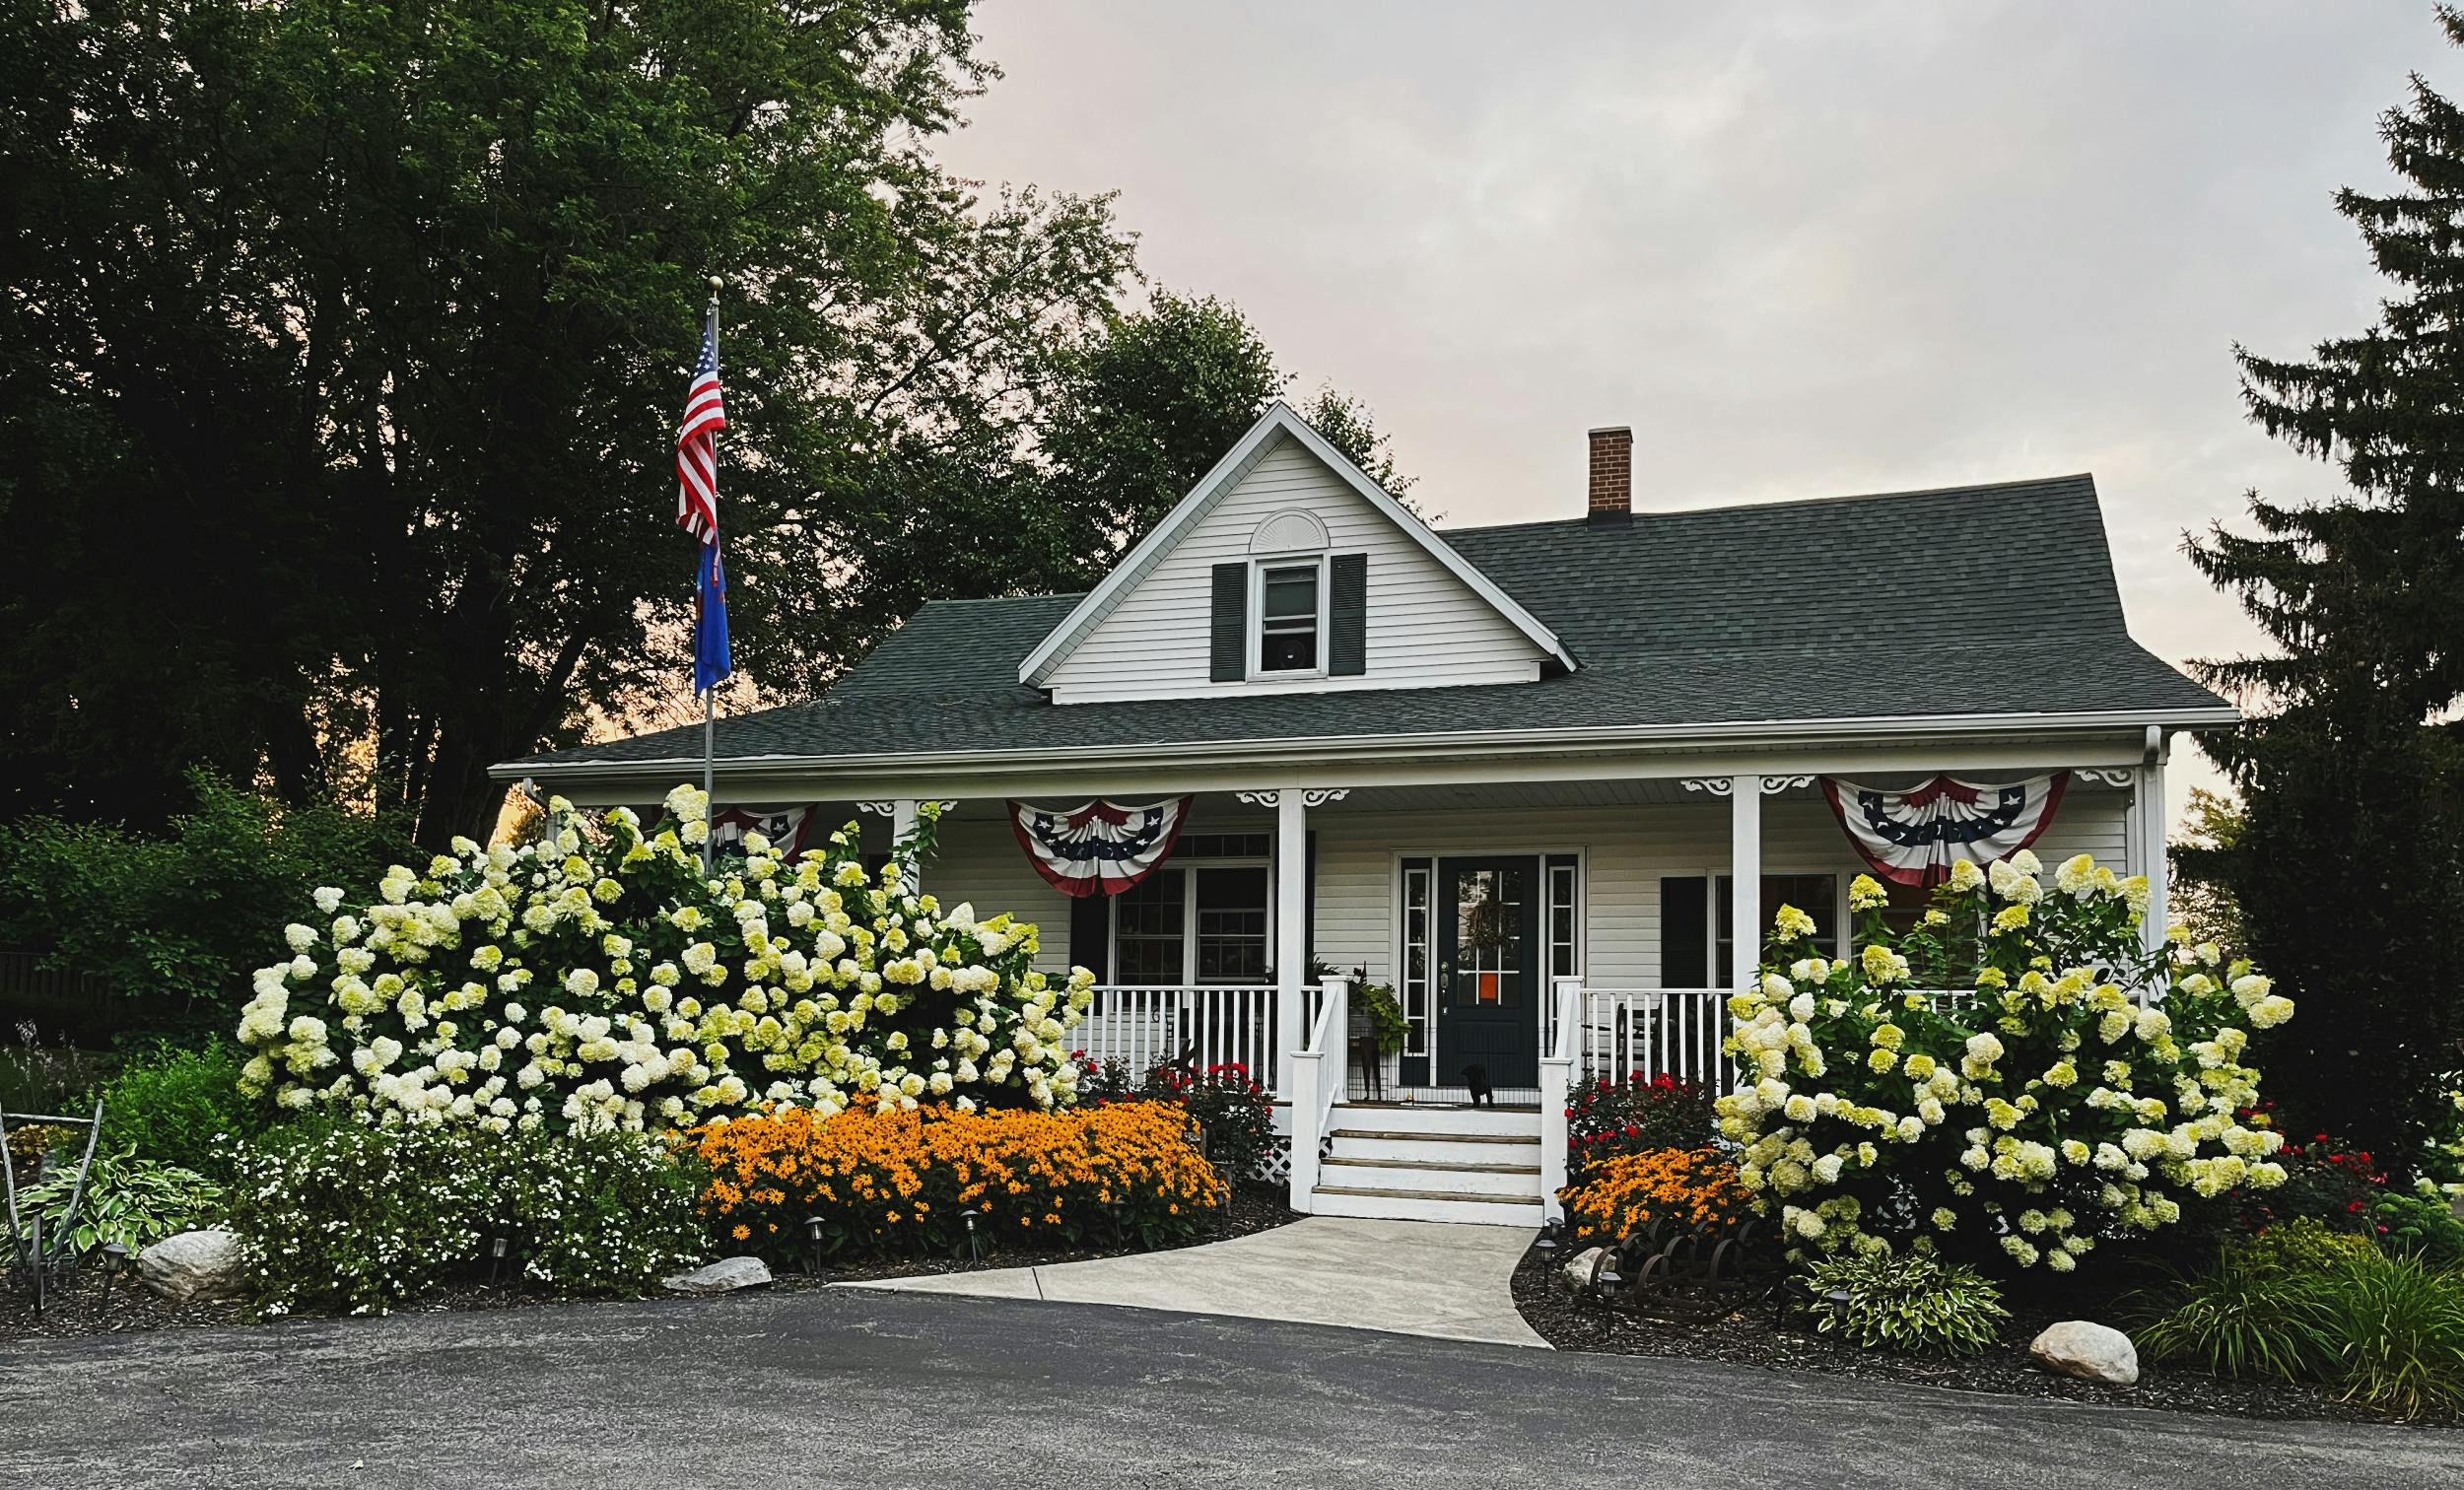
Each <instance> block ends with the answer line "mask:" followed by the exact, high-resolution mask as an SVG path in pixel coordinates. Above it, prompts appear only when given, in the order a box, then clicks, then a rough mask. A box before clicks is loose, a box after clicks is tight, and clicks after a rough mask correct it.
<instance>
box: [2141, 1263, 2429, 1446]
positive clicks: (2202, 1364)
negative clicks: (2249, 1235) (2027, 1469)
mask: <svg viewBox="0 0 2464 1490" xmlns="http://www.w3.org/2000/svg"><path fill="white" fill-rule="evenodd" d="M2279 1232H2281V1233H2284V1234H2287V1235H2279ZM2135 1303H2136V1305H2137V1307H2136V1309H2135V1310H2134V1311H2133V1312H2134V1313H2135V1314H2136V1315H2137V1317H2138V1318H2139V1320H2140V1321H2142V1322H2141V1323H2140V1326H2139V1328H2137V1329H2136V1330H2135V1331H2134V1334H2133V1338H2134V1339H2135V1340H2136V1341H2137V1343H2138V1345H2139V1349H2140V1352H2141V1353H2142V1354H2143V1355H2145V1356H2147V1357H2148V1358H2149V1359H2150V1360H2152V1361H2182V1362H2187V1363H2189V1364H2192V1365H2195V1366H2197V1367H2199V1368H2200V1369H2202V1370H2205V1371H2207V1372H2209V1373H2211V1374H2213V1375H2217V1376H2230V1377H2239V1376H2272V1377H2282V1378H2285V1379H2287V1380H2298V1381H2316V1382H2324V1383H2326V1384H2328V1385H2330V1386H2333V1387H2336V1388H2340V1389H2342V1390H2343V1392H2344V1394H2345V1397H2346V1399H2347V1400H2349V1401H2355V1402H2361V1403H2365V1404H2367V1405H2369V1406H2372V1407H2376V1408H2378V1409H2380V1410H2381V1411H2385V1412H2390V1413H2394V1414H2396V1415H2397V1416H2400V1417H2408V1418H2412V1417H2443V1418H2454V1417H2457V1416H2459V1415H2464V1272H2457V1271H2455V1270H2453V1269H2442V1268H2438V1267H2434V1266H2431V1265H2430V1264H2428V1263H2426V1262H2425V1261H2424V1260H2423V1259H2422V1258H2420V1257H2415V1256H2397V1257H2390V1256H2388V1255H2386V1254H2385V1253H2381V1252H2380V1251H2379V1250H2378V1249H2377V1248H2375V1247H2373V1246H2371V1245H2369V1243H2368V1242H2366V1241H2365V1240H2363V1239H2361V1238H2359V1237H2347V1236H2343V1235H2341V1234H2338V1233H2335V1232H2332V1231H2329V1230H2327V1229H2325V1228H2323V1227H2317V1226H2315V1225H2313V1226H2312V1227H2311V1228H2309V1229H2307V1230H2306V1231H2305V1230H2304V1229H2302V1228H2299V1227H2284V1228H2280V1229H2279V1231H2278V1232H2270V1233H2268V1234H2267V1235H2266V1236H2262V1237H2259V1238H2255V1239H2253V1240H2251V1241H2249V1242H2245V1243H2242V1244H2240V1245H2238V1246H2235V1247H2230V1248H2227V1249H2225V1250H2224V1253H2221V1254H2220V1255H2219V1256H2218V1258H2217V1261H2216V1264H2215V1266H2214V1267H2212V1268H2210V1269H2209V1270H2208V1271H2206V1272H2204V1273H2200V1274H2196V1275H2186V1276H2176V1277H2175V1279H2174V1280H2173V1281H2172V1283H2170V1284H2169V1285H2168V1286H2166V1287H2164V1288H2162V1289H2160V1290H2157V1291H2156V1292H2155V1293H2153V1294H2149V1295H2143V1296H2141V1298H2140V1299H2139V1300H2138V1301H2135Z"/></svg>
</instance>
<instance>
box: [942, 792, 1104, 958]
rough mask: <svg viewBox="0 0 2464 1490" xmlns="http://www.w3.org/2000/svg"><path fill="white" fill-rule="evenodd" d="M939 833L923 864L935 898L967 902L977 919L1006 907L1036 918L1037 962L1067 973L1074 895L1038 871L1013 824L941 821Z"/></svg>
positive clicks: (946, 902) (949, 902) (1028, 918)
mask: <svg viewBox="0 0 2464 1490" xmlns="http://www.w3.org/2000/svg"><path fill="white" fill-rule="evenodd" d="M940 835H941V836H940V846H939V851H938V852H936V853H935V854H934V855H933V856H932V858H931V859H929V860H927V861H926V862H925V864H924V888H925V889H926V890H928V891H930V892H931V893H932V897H933V899H935V900H937V901H939V902H940V903H941V904H942V905H944V906H955V905H957V904H958V903H959V902H961V901H966V902H968V903H970V904H972V905H973V906H974V907H975V911H976V918H977V919H978V920H984V919H988V918H990V917H992V916H994V915H997V914H1000V913H1002V912H1004V911H1006V912H1008V913H1010V914H1012V915H1015V916H1017V917H1018V918H1019V919H1020V920H1026V921H1033V922H1034V923H1035V927H1036V931H1037V947H1036V954H1035V965H1036V966H1037V967H1038V968H1040V969H1042V970H1043V971H1044V972H1046V973H1066V972H1068V971H1069V897H1067V896H1065V895H1063V894H1061V892H1060V891H1058V890H1056V889H1054V888H1053V887H1052V886H1051V885H1050V884H1048V883H1047V882H1046V881H1045V879H1044V876H1042V875H1040V874H1038V873H1036V872H1035V866H1034V865H1033V864H1030V863H1028V862H1027V854H1026V850H1025V849H1023V848H1021V847H1018V839H1017V836H1016V835H1015V834H1013V833H1011V832H1010V828H1009V825H1008V824H1007V823H1005V822H1000V821H997V820H987V819H972V820H965V821H955V820H954V821H950V822H944V823H943V824H941V829H940Z"/></svg>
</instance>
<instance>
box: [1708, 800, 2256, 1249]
mask: <svg viewBox="0 0 2464 1490" xmlns="http://www.w3.org/2000/svg"><path fill="white" fill-rule="evenodd" d="M2043 867H2044V866H2043V865H2042V864H2040V863H2039V862H2038V861H2037V859H2036V857H2035V855H2034V854H2032V853H2029V852H2027V851H2026V850H2025V849H2021V850H2020V851H2019V852H2018V853H2015V854H2013V855H2012V856H2011V857H2010V858H2009V859H2007V860H2002V861H1998V862H1996V863H1995V864H1994V865H1993V867H1992V868H1991V869H1990V870H1987V871H1981V872H1980V871H1979V870H1977V869H1976V868H1975V866H1973V865H1970V864H1965V863H1962V864H1958V865H1954V866H1953V868H1952V870H1951V877H1950V879H1949V880H1948V881H1947V882H1946V883H1945V884H1944V885H1943V886H1942V887H1941V888H1940V889H1939V890H1937V891H1936V892H1935V897H1934V900H1935V904H1934V905H1933V906H1932V908H1931V909H1929V910H1928V911H1927V912H1926V914H1925V918H1924V919H1923V920H1922V921H1920V922H1919V923H1918V924H1917V925H1915V926H1913V927H1911V928H1909V929H1907V930H1906V931H1904V932H1896V931H1893V930H1892V929H1891V928H1890V927H1889V926H1888V925H1887V924H1885V923H1884V921H1883V920H1882V913H1883V910H1884V908H1885V906H1886V905H1887V903H1888V897H1887V896H1886V895H1885V894H1884V893H1883V891H1882V886H1881V885H1880V884H1878V883H1877V882H1875V881H1874V880H1872V879H1870V878H1868V877H1866V876H1864V875H1859V876H1858V877H1857V878H1856V879H1855V880H1853V881H1852V882H1850V884H1849V887H1848V903H1849V906H1850V908H1851V909H1852V910H1853V911H1854V912H1855V913H1856V914H1857V917H1858V924H1857V941H1858V942H1859V943H1860V944H1862V950H1861V951H1860V952H1859V953H1858V955H1857V956H1856V957H1854V958H1851V959H1845V960H1839V961H1834V960H1833V959H1832V958H1831V957H1830V956H1828V955H1826V954H1825V953H1824V950H1823V948H1822V947H1821V946H1820V945H1819V944H1817V943H1816V941H1815V939H1814V929H1815V923H1814V918H1813V917H1812V916H1810V915H1808V914H1805V913H1804V912H1802V911H1799V910H1798V909H1796V908H1795V907H1792V906H1782V907H1781V908H1780V910H1779V913H1778V914H1777V916H1776V917H1775V918H1774V920H1773V935H1772V938H1771V942H1770V949H1771V952H1770V955H1771V959H1772V960H1771V961H1770V962H1769V963H1767V964H1765V965H1764V967H1763V968H1762V971H1761V974H1760V976H1759V978H1758V979H1757V980H1756V981H1755V982H1754V983H1753V985H1752V986H1750V987H1749V988H1746V989H1745V990H1743V991H1741V992H1739V993H1738V994H1737V995H1736V996H1734V997H1732V998H1731V999H1730V1000H1729V1004H1728V1006H1729V1011H1730V1014H1731V1015H1732V1017H1733V1020H1734V1030H1733V1032H1732V1034H1731V1035H1730V1037H1729V1040H1728V1042H1727V1045H1726V1047H1725V1049H1727V1050H1729V1051H1731V1052H1732V1053H1733V1054H1734V1056H1735V1057H1736V1059H1737V1062H1738V1067H1739V1077H1740V1080H1739V1082H1738V1084H1737V1086H1736V1088H1735V1089H1734V1090H1733V1091H1731V1092H1730V1093H1729V1094H1728V1095H1726V1096H1723V1097H1721V1098H1720V1099H1719V1101H1718V1103H1717V1108H1718V1112H1719V1115H1720V1131H1721V1133H1722V1134H1723V1135H1724V1136H1726V1137H1727V1138H1729V1139H1730V1140H1731V1141H1733V1142H1735V1143H1737V1144H1739V1145H1741V1146H1742V1150H1743V1152H1742V1158H1741V1163H1740V1165H1739V1169H1738V1173H1739V1175H1740V1177H1741V1178H1742V1179H1743V1180H1744V1181H1745V1184H1746V1185H1747V1186H1748V1187H1750V1188H1752V1189H1754V1190H1756V1191H1757V1192H1758V1193H1759V1195H1760V1197H1761V1201H1762V1204H1763V1207H1764V1209H1765V1211H1766V1212H1767V1213H1768V1214H1769V1215H1770V1216H1771V1217H1772V1218H1773V1219H1774V1220H1776V1221H1778V1222H1779V1223H1780V1226H1781V1229H1782V1230H1783V1232H1784V1233H1785V1234H1786V1235H1787V1236H1788V1237H1789V1238H1790V1239H1791V1240H1792V1241H1793V1242H1794V1243H1796V1244H1797V1246H1798V1247H1799V1249H1800V1250H1802V1251H1808V1252H1823V1253H1832V1252H1845V1251H1848V1250H1851V1249H1853V1248H1857V1247H1860V1246H1863V1245H1866V1244H1867V1243H1868V1242H1869V1241H1871V1240H1879V1241H1882V1242H1886V1243H1890V1244H1892V1245H1893V1246H1894V1249H1895V1250H1904V1249H1905V1248H1906V1246H1907V1245H1908V1244H1910V1243H1913V1242H1914V1241H1915V1240H1916V1239H1918V1238H1919V1237H1923V1238H1927V1239H1930V1241H1931V1242H1932V1244H1933V1246H1934V1247H1936V1248H1937V1249H1939V1250H1940V1251H1941V1252H1942V1253H1944V1254H1945V1255H1947V1256H1951V1257H1955V1258H1958V1259H1960V1260H1967V1261H1975V1262H1978V1263H1980V1264H1982V1265H1987V1266H1991V1267H1994V1268H1996V1269H2003V1268H2013V1267H2017V1268H2032V1267H2043V1268H2046V1269H2048V1270H2050V1271H2052V1272H2057V1273H2067V1272H2071V1271H2074V1270H2075V1269H2077V1267H2078V1266H2079V1263H2080V1259H2081V1257H2083V1256H2084V1255H2086V1254H2087V1253H2088V1252H2090V1251H2091V1250H2093V1249H2094V1248H2095V1247H2097V1246H2099V1245H2101V1244H2103V1243H2106V1242H2109V1241H2114V1240H2118V1239H2125V1238H2128V1239H2136V1238H2138V1237H2141V1236H2143V1235H2145V1234H2148V1233H2152V1232H2156V1231H2159V1230H2161V1229H2163V1228H2166V1227H2170V1226H2172V1225H2173V1224H2174V1223H2175V1222H2177V1221H2179V1220H2180V1219H2181V1218H2182V1215H2183V1210H2184V1202H2185V1201H2186V1200H2189V1199H2193V1198H2215V1197H2218V1196H2222V1195H2227V1194H2232V1193H2236V1192H2241V1191H2245V1190H2246V1191H2267V1190H2271V1189H2273V1188H2275V1187H2276V1186H2278V1185H2282V1184H2283V1183H2284V1182H2285V1180H2286V1178H2287V1175H2286V1170H2285V1167H2284V1166H2283V1165H2282V1164H2280V1163H2278V1162H2276V1160H2275V1159H2274V1158H2273V1157H2271V1156H2273V1155H2274V1154H2275V1153H2276V1152H2277V1150H2278V1149H2279V1148H2281V1147H2282V1145H2283V1142H2284V1140H2283V1138H2282V1137H2281V1136H2280V1135H2279V1134H2278V1133H2277V1132H2276V1131H2274V1130H2273V1129H2271V1128H2267V1127H2263V1126H2258V1125H2255V1124H2246V1123H2244V1122H2243V1121H2241V1120H2240V1115H2241V1114H2242V1113H2244V1112H2245V1111H2246V1110H2247V1109H2249V1108H2250V1106H2251V1105H2252V1104H2253V1103H2254V1102H2255V1101H2257V1098H2258V1083H2259V1072H2258V1069H2257V1067H2256V1066H2255V1065H2253V1064H2251V1063H2250V1058H2249V1045H2250V1040H2251V1035H2252V1033H2253V1032H2254V1031H2264V1030H2268V1029H2273V1028H2275V1027H2277V1026H2279V1025H2282V1024H2283V1023H2284V1022H2285V1021H2286V1020H2288V1019H2290V1018H2292V1017H2293V1001H2292V1000H2291V999H2288V998H2286V997H2284V996H2283V995H2282V994H2279V993H2276V992H2274V991H2273V988H2272V985H2271V984H2270V983H2269V982H2268V980H2267V979H2266V978H2265V977H2264V976H2262V975H2260V974H2259V973H2257V972H2255V971H2253V970H2252V969H2251V968H2250V967H2249V965H2248V964H2246V963H2239V962H2232V963H2228V962H2226V961H2225V959H2224V954H2223V953H2222V952H2221V951H2220V950H2219V949H2217V948H2215V947H2212V946H2205V945H2202V946H2198V947H2180V946H2175V945H2173V944H2171V943H2169V942H2168V943H2167V944H2166V945H2165V946H2164V947H2163V948H2161V949H2160V950H2158V951H2156V952H2154V953H2151V952H2149V951H2147V950H2146V949H2145V947H2144V945H2143V939H2142V936H2141V930H2140V917H2141V915H2142V914H2143V913H2144V911H2145V910H2146V907H2147V903H2148V895H2149V893H2150V892H2149V887H2148V884H2147V881H2146V879H2145V878H2144V877H2139V876H2134V877H2132V878H2129V879H2122V878H2118V877H2116V876H2115V875H2114V874H2113V873H2112V871H2111V870H2109V869H2102V868H2098V867H2097V866H2096V864H2095V862H2094V861H2093V860H2092V859H2090V858H2089V857H2088V855H2087V854H2084V853H2083V854H2079V855H2077V856H2075V857H2073V858H2070V859H2068V860H2065V861H2064V862H2063V863H2062V864H2061V865H2059V866H2058V867H2056V868H2055V869H2054V871H2053V873H2052V875H2051V881H2052V882H2051V883H2050V884H2046V883H2044V882H2042V881H2040V880H2039V879H2038V878H2037V876H2038V873H2039V872H2040V871H2041V870H2042V869H2043ZM1972 927H1982V928H1984V930H1983V933H1982V936H1981V938H1971V937H1970V936H1968V935H1967V933H1966V932H1965V931H1964V930H1963V929H1962V928H1972ZM1945 990H1948V991H1947V992H1946V991H1945ZM2158 995H2160V996H2158ZM2143 999H2145V1000H2146V1001H2145V1003H2144V1005H2143Z"/></svg>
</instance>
